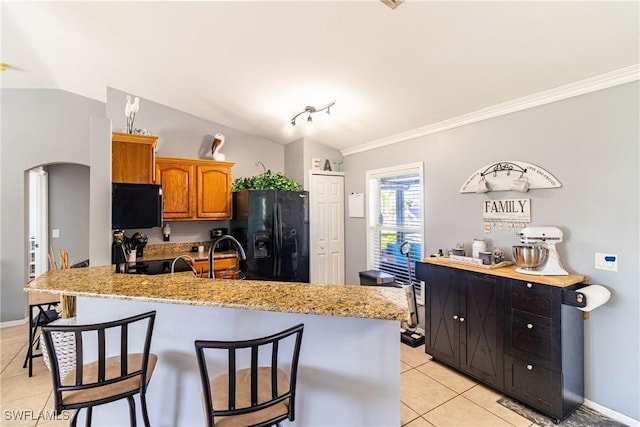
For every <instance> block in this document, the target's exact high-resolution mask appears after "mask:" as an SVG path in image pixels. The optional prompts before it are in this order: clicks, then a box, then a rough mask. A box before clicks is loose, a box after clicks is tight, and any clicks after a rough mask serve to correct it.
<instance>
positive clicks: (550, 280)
mask: <svg viewBox="0 0 640 427" xmlns="http://www.w3.org/2000/svg"><path fill="white" fill-rule="evenodd" d="M422 261H423V262H426V263H429V264H435V265H442V266H445V267H451V268H458V269H460V270H467V271H474V272H476V273H484V274H493V275H494V276H500V277H506V278H508V279H516V280H522V281H525V282H531V283H540V284H543V285H549V286H557V287H559V288H566V287H568V286H572V285H575V284H578V283H585V281H586V277H585V276H582V275H580V274H569V275H568V276H537V275H533V274H522V273H518V272H517V271H516V268H518V267H517V266H515V265H508V266H506V267H500V268H485V267H479V266H474V265H468V264H461V263H457V262H453V261H451V260H449V259H448V258H445V257H431V258H424V259H423V260H422Z"/></svg>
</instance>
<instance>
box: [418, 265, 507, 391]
mask: <svg viewBox="0 0 640 427" xmlns="http://www.w3.org/2000/svg"><path fill="white" fill-rule="evenodd" d="M416 274H417V277H418V279H419V280H424V281H425V282H426V283H428V286H427V287H426V292H427V294H426V298H427V301H428V304H427V305H426V307H425V308H426V313H425V331H426V346H425V348H426V352H427V353H429V354H430V355H431V356H433V357H434V358H435V359H437V360H439V361H441V362H444V363H447V364H448V365H451V366H453V367H455V368H457V369H459V370H461V371H463V372H465V373H467V374H469V375H471V376H473V377H476V378H478V379H479V380H481V381H483V382H484V383H486V384H489V385H492V386H494V387H501V385H502V383H503V369H502V364H503V359H502V354H503V352H502V335H501V330H502V329H501V326H500V324H501V321H502V313H501V311H500V310H499V299H500V298H501V292H500V290H501V284H500V283H499V282H498V280H497V278H496V277H493V276H489V275H485V274H478V273H472V272H465V271H461V270H455V269H452V268H448V267H440V266H433V265H427V264H422V263H418V265H417V267H416Z"/></svg>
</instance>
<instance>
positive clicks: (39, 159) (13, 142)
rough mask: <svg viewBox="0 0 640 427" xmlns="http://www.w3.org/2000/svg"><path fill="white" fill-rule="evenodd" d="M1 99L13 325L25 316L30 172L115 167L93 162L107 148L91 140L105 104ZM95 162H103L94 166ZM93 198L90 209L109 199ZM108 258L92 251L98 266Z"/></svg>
mask: <svg viewBox="0 0 640 427" xmlns="http://www.w3.org/2000/svg"><path fill="white" fill-rule="evenodd" d="M0 94H1V101H0V102H1V113H2V116H1V122H2V131H1V133H0V136H1V138H2V139H1V142H2V143H1V144H0V151H1V155H0V161H1V167H0V186H1V194H2V198H1V199H0V248H1V249H0V289H1V292H2V298H1V300H2V301H1V311H2V314H1V318H0V319H1V320H2V321H9V320H16V319H22V318H24V316H25V304H26V303H25V301H26V298H25V294H24V291H23V288H24V285H25V283H26V282H27V278H28V275H27V248H26V242H27V241H28V234H29V233H28V231H29V222H28V221H29V215H28V211H27V205H28V200H27V198H26V197H25V196H26V194H27V191H26V189H27V188H28V187H26V186H25V182H26V183H28V179H27V178H26V177H27V171H28V170H29V169H32V168H34V167H37V166H41V165H48V164H54V163H73V164H80V165H87V166H90V167H91V168H92V171H91V174H92V176H93V174H94V173H95V174H97V175H100V174H102V175H104V174H105V173H109V171H110V165H108V164H106V165H105V164H104V163H105V162H104V156H99V157H100V159H97V158H96V159H94V158H93V157H92V152H93V153H94V154H95V153H97V152H101V150H102V148H101V146H100V145H99V143H100V142H101V141H99V140H97V139H94V138H92V125H91V123H92V120H91V118H92V116H95V117H104V116H105V106H104V104H103V103H101V102H97V101H94V100H91V99H88V98H84V97H81V96H77V95H72V94H70V93H67V92H63V91H59V90H49V89H33V90H30V89H2V90H1V92H0ZM94 160H96V161H98V160H101V161H98V162H97V163H95V164H94V163H93V161H94ZM105 170H106V172H105ZM107 194H108V193H107ZM90 197H91V198H90V201H89V203H90V204H91V203H92V201H93V200H94V199H100V198H104V197H106V194H100V193H98V192H91V196H90ZM103 219H104V218H102V221H101V218H100V217H98V216H97V217H96V218H93V219H92V221H93V224H94V225H102V226H104V225H105V224H103V222H104V220H103ZM97 238H99V237H97ZM107 253H108V249H105V250H104V251H101V252H93V251H91V253H90V256H91V257H92V259H94V260H98V261H99V260H100V259H101V258H104V256H106V254H107Z"/></svg>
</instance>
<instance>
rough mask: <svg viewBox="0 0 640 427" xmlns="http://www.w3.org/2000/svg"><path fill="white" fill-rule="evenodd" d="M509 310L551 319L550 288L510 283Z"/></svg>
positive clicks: (533, 284) (524, 283)
mask: <svg viewBox="0 0 640 427" xmlns="http://www.w3.org/2000/svg"><path fill="white" fill-rule="evenodd" d="M511 283H512V285H511V292H510V294H511V295H510V297H511V298H510V299H511V308H512V309H514V310H522V311H526V312H529V313H533V314H537V315H540V316H545V317H551V314H552V304H551V302H552V298H551V287H550V286H545V285H539V284H537V283H529V282H521V281H516V280H512V281H511Z"/></svg>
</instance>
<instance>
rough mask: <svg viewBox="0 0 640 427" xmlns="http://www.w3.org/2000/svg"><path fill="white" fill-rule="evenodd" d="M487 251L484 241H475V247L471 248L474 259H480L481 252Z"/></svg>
mask: <svg viewBox="0 0 640 427" xmlns="http://www.w3.org/2000/svg"><path fill="white" fill-rule="evenodd" d="M486 250H487V243H486V242H485V241H484V240H482V239H473V245H472V246H471V252H472V254H473V255H472V256H473V257H474V258H480V252H485V251H486Z"/></svg>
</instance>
